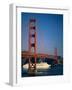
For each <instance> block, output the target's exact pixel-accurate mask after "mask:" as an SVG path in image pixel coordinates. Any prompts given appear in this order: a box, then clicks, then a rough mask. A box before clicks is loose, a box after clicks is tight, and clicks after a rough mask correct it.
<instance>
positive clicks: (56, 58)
mask: <svg viewBox="0 0 72 90" xmlns="http://www.w3.org/2000/svg"><path fill="white" fill-rule="evenodd" d="M54 59H55V61H54V63H55V64H58V57H57V48H55V50H54Z"/></svg>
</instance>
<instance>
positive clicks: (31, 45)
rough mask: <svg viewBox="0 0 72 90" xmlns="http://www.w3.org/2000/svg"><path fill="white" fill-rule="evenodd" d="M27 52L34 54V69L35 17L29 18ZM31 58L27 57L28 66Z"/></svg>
mask: <svg viewBox="0 0 72 90" xmlns="http://www.w3.org/2000/svg"><path fill="white" fill-rule="evenodd" d="M29 53H32V54H33V55H34V64H33V65H34V68H35V69H36V19H34V18H31V19H30V20H29ZM31 66H32V65H31V58H29V68H31Z"/></svg>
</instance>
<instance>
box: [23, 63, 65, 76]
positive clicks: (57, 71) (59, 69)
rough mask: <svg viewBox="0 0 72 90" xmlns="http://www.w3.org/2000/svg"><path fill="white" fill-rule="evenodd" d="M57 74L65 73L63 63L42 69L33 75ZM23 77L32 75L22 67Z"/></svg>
mask: <svg viewBox="0 0 72 90" xmlns="http://www.w3.org/2000/svg"><path fill="white" fill-rule="evenodd" d="M55 75H63V65H62V64H56V65H52V66H51V67H50V69H47V70H40V71H38V72H36V74H35V75H32V76H55ZM22 77H31V75H29V74H28V71H27V70H24V69H22Z"/></svg>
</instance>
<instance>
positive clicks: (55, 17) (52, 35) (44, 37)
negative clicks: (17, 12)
mask: <svg viewBox="0 0 72 90" xmlns="http://www.w3.org/2000/svg"><path fill="white" fill-rule="evenodd" d="M30 18H35V19H36V32H37V53H46V54H51V55H54V49H55V48H57V52H58V55H59V56H63V15H61V14H40V13H24V12H22V13H21V30H22V31H21V34H22V36H21V39H22V40H21V44H22V51H28V39H29V20H30Z"/></svg>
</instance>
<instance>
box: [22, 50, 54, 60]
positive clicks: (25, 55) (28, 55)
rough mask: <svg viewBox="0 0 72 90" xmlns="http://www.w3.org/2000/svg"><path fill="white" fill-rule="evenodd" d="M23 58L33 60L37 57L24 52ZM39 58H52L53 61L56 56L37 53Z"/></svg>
mask: <svg viewBox="0 0 72 90" xmlns="http://www.w3.org/2000/svg"><path fill="white" fill-rule="evenodd" d="M21 56H22V58H31V57H35V55H34V53H29V52H27V51H23V52H22V54H21ZM36 57H37V58H51V59H55V56H54V55H48V54H44V53H37V54H36Z"/></svg>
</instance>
